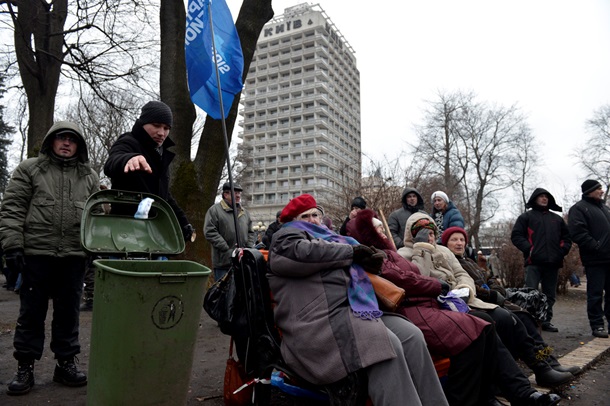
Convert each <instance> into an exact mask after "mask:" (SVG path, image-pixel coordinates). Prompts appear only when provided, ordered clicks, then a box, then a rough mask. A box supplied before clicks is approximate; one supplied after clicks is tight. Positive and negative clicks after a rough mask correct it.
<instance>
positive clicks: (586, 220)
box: [568, 179, 610, 338]
mask: <svg viewBox="0 0 610 406" xmlns="http://www.w3.org/2000/svg"><path fill="white" fill-rule="evenodd" d="M581 189H582V199H581V200H580V201H578V202H577V203H576V204H575V205H574V206H572V208H571V209H570V212H569V214H568V228H569V230H570V236H571V237H572V239H573V240H574V242H575V243H576V244H578V249H579V250H580V260H581V261H582V264H583V265H584V267H585V274H586V275H587V316H588V317H589V324H590V325H591V330H592V332H593V335H594V336H595V337H601V338H608V331H607V330H606V329H605V325H604V315H605V316H606V321H607V322H609V323H610V297H609V296H608V292H610V275H609V272H610V210H609V209H608V206H607V205H606V202H605V201H604V189H603V188H602V185H601V183H599V182H598V181H596V180H593V179H587V180H585V181H584V182H583V183H582V185H581Z"/></svg>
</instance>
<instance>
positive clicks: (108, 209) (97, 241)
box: [80, 189, 184, 259]
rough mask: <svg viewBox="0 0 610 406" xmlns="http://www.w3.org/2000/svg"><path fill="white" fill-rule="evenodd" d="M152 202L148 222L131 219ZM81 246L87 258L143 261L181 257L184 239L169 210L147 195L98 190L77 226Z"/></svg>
mask: <svg viewBox="0 0 610 406" xmlns="http://www.w3.org/2000/svg"><path fill="white" fill-rule="evenodd" d="M147 197H148V198H151V199H153V200H154V202H153V203H152V206H151V209H150V211H149V215H148V218H146V219H139V218H134V214H135V212H136V210H137V209H138V205H139V204H140V202H141V201H142V200H143V199H144V198H147ZM80 234H81V245H82V246H83V249H84V250H85V251H86V252H88V253H89V254H93V255H109V256H118V257H136V258H137V257H140V258H141V257H145V258H149V259H151V258H152V257H153V256H160V255H173V254H180V253H181V252H182V251H184V237H183V235H182V229H181V228H180V224H179V223H178V218H177V217H176V214H175V213H174V210H173V209H172V208H171V206H170V205H169V204H168V203H167V202H166V201H165V200H163V199H161V198H160V197H159V196H156V195H153V194H150V193H140V192H129V191H124V190H117V189H106V190H100V191H99V192H96V193H94V194H93V195H91V197H89V199H88V200H87V202H86V203H85V207H84V209H83V217H82V220H81V226H80Z"/></svg>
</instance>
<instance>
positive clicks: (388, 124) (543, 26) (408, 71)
mask: <svg viewBox="0 0 610 406" xmlns="http://www.w3.org/2000/svg"><path fill="white" fill-rule="evenodd" d="M227 3H228V5H229V7H230V8H231V11H232V13H233V17H234V18H236V17H237V14H238V12H239V7H240V6H241V1H240V0H227ZM301 3H303V1H298V0H273V8H274V10H275V15H276V16H277V15H280V14H283V13H284V8H286V7H291V6H294V5H297V4H301ZM309 3H311V4H320V6H321V7H322V8H323V9H324V10H325V11H326V14H327V15H328V16H329V17H330V19H331V20H332V21H333V22H334V24H335V26H336V27H337V28H338V29H339V31H341V33H342V34H343V36H344V37H345V39H346V40H347V41H348V42H349V43H350V44H351V46H352V47H353V49H354V50H355V55H356V58H357V65H358V69H359V70H360V82H361V120H362V122H361V124H362V152H363V153H364V154H366V155H369V156H373V157H374V158H377V159H381V158H382V157H383V156H384V154H385V155H386V156H388V157H394V156H396V155H397V152H396V151H401V150H402V151H406V150H407V149H408V147H407V142H414V139H415V132H414V130H413V125H414V124H417V123H421V119H422V109H424V108H425V107H426V105H427V104H426V101H427V100H436V99H437V97H436V95H437V93H438V91H439V90H442V91H456V90H463V91H473V92H474V93H476V94H477V95H478V96H479V100H482V101H489V102H493V103H499V104H502V105H505V106H510V105H513V104H517V105H518V106H519V107H520V108H521V109H522V111H523V112H524V113H525V114H526V115H527V116H528V117H529V119H528V123H529V125H530V127H531V128H532V132H533V134H534V136H535V137H536V138H537V139H538V140H539V141H540V142H541V143H543V148H542V149H541V151H542V155H543V167H542V168H541V178H540V179H539V186H542V187H545V188H547V189H549V190H550V192H551V193H552V194H554V195H555V197H556V198H557V199H558V200H559V203H560V204H561V203H563V204H564V206H565V205H567V207H564V211H565V210H567V208H569V206H570V205H571V204H572V203H573V200H570V199H573V198H574V196H570V197H568V200H567V201H565V200H564V198H565V197H566V196H565V194H566V191H567V192H569V193H572V192H573V193H574V195H578V194H579V190H580V183H582V181H583V180H584V177H583V176H584V174H583V173H582V172H581V171H580V169H578V168H577V163H576V160H575V159H574V158H573V157H572V156H571V154H572V153H573V151H574V150H575V149H576V148H578V147H579V146H580V145H581V144H582V143H583V142H584V140H585V138H586V133H585V126H584V124H585V121H586V120H587V119H589V118H591V117H592V115H593V112H594V111H595V110H596V109H597V108H599V107H600V106H602V105H603V104H607V103H610V1H607V0H580V1H576V0H574V1H566V0H510V1H508V0H503V1H499V0H426V1H421V0H418V1H415V0H402V1H401V0H391V1H383V2H364V1H355V2H346V0H321V1H319V2H309ZM381 137H383V142H379V140H380V139H381ZM577 197H579V196H577Z"/></svg>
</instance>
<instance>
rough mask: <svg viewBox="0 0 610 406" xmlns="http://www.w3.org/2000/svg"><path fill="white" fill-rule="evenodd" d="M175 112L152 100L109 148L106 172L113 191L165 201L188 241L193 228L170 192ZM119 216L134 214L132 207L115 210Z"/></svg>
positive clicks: (115, 208)
mask: <svg viewBox="0 0 610 406" xmlns="http://www.w3.org/2000/svg"><path fill="white" fill-rule="evenodd" d="M172 120H173V118H172V111H171V109H170V108H169V106H167V105H166V104H165V103H163V102H160V101H150V102H148V103H146V104H145V105H144V107H142V112H141V114H140V117H139V118H138V119H137V120H136V122H135V124H134V125H133V128H132V129H131V132H128V133H125V134H123V135H121V136H120V137H119V138H118V139H117V140H116V141H115V143H114V144H113V145H112V147H111V148H110V153H109V155H108V160H107V161H106V164H105V165H104V173H105V174H106V176H108V177H109V178H110V180H111V181H112V188H113V189H120V190H128V191H133V192H143V193H152V194H154V195H157V196H159V197H160V198H162V199H164V200H166V201H167V202H168V203H169V205H170V206H171V207H172V209H173V210H174V213H175V214H176V217H177V218H178V222H179V223H180V227H181V228H182V233H183V235H184V239H185V241H188V240H190V239H191V237H192V235H193V226H192V225H191V224H190V223H189V221H188V219H187V217H186V214H184V211H183V210H182V209H181V208H180V206H178V203H177V202H176V200H175V199H174V198H173V196H172V194H171V193H170V191H169V176H170V172H169V166H170V164H171V162H172V160H173V159H174V156H175V154H174V153H173V152H171V151H169V150H168V148H170V147H172V146H174V145H175V144H174V142H173V141H172V140H171V139H170V138H168V135H169V131H170V128H171V126H172ZM112 212H113V213H115V214H117V213H120V214H127V215H133V214H134V213H135V210H133V209H132V207H129V209H126V208H125V207H116V205H114V206H113V207H112Z"/></svg>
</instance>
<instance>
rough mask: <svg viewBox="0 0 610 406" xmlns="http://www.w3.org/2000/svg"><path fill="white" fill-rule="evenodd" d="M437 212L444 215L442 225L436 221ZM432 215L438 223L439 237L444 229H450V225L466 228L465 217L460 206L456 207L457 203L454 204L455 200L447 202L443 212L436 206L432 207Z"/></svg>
mask: <svg viewBox="0 0 610 406" xmlns="http://www.w3.org/2000/svg"><path fill="white" fill-rule="evenodd" d="M437 214H440V215H441V216H443V221H442V222H441V224H440V225H439V223H438V222H436V216H437ZM430 217H432V218H433V219H434V221H435V222H436V225H437V226H438V231H439V238H440V235H441V234H442V233H443V231H444V230H446V229H448V228H449V227H461V228H464V224H465V223H464V217H462V213H460V211H459V210H458V208H457V207H455V204H453V202H447V207H446V209H445V211H444V212H442V213H441V212H440V211H439V210H437V209H436V208H434V209H432V214H430Z"/></svg>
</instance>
